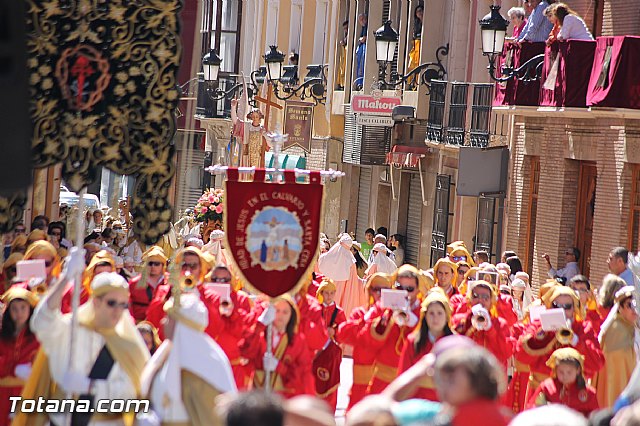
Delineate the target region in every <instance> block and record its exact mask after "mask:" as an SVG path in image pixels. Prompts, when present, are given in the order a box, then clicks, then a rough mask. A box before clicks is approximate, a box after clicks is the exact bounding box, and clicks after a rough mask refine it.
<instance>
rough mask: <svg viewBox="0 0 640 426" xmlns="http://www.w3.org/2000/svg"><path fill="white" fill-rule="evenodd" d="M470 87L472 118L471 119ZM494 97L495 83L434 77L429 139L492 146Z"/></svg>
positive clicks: (455, 143) (428, 127) (460, 144)
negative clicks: (468, 118) (456, 80)
mask: <svg viewBox="0 0 640 426" xmlns="http://www.w3.org/2000/svg"><path fill="white" fill-rule="evenodd" d="M470 87H471V90H472V91H471V93H472V98H471V120H470V122H468V120H467V116H468V114H469V102H468V100H469V88H470ZM448 88H450V89H448ZM447 93H448V94H449V99H447ZM492 99H493V85H492V84H475V83H474V84H470V83H464V82H453V83H449V82H447V81H439V80H434V81H432V83H431V97H430V99H429V117H428V119H427V130H426V140H427V141H428V142H435V143H444V144H446V145H454V146H473V147H480V148H484V147H486V146H488V145H489V139H490V136H491V129H490V125H491V118H492V106H491V101H492ZM445 123H446V125H445Z"/></svg>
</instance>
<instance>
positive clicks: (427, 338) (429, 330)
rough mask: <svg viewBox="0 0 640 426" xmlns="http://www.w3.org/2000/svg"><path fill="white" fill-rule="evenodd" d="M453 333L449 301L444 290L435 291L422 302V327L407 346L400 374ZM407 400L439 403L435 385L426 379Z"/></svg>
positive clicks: (420, 326) (408, 341)
mask: <svg viewBox="0 0 640 426" xmlns="http://www.w3.org/2000/svg"><path fill="white" fill-rule="evenodd" d="M452 334H453V331H451V306H450V305H449V299H447V296H445V294H444V292H443V291H442V290H441V289H439V288H433V289H431V291H430V292H429V294H428V296H427V297H426V299H425V300H424V301H423V302H422V305H421V308H420V321H419V322H418V327H417V328H416V329H415V330H414V331H413V333H411V334H410V335H409V337H408V338H407V340H406V341H405V343H404V347H403V348H402V354H401V355H400V364H399V365H398V375H400V374H402V373H403V372H405V371H407V370H408V369H409V368H411V366H413V365H414V364H415V363H416V362H418V360H420V359H421V358H422V357H423V356H425V355H426V354H428V353H430V352H431V350H432V349H433V345H434V344H435V342H436V341H437V340H439V339H441V338H442V337H446V336H450V335H452ZM407 397H408V398H420V399H428V400H430V401H439V399H438V394H437V392H436V389H435V384H434V383H433V381H432V380H428V379H425V380H423V382H422V383H421V384H420V388H419V389H418V390H417V391H416V392H415V394H414V395H407Z"/></svg>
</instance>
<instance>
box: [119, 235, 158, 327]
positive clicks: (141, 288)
mask: <svg viewBox="0 0 640 426" xmlns="http://www.w3.org/2000/svg"><path fill="white" fill-rule="evenodd" d="M167 260H168V259H167V256H166V255H165V252H164V250H163V249H162V248H161V247H159V246H151V247H150V248H149V249H148V250H147V251H145V252H144V254H143V255H142V261H143V262H144V263H145V266H144V268H145V271H144V273H143V274H141V275H138V276H136V277H134V278H132V279H131V281H129V286H130V287H131V300H130V302H131V307H130V308H129V309H130V311H131V316H133V319H134V320H135V321H136V322H140V321H143V320H144V319H145V318H147V309H149V304H151V301H152V300H153V298H154V296H155V294H156V291H157V290H158V289H159V288H160V286H162V285H166V284H167V283H168V282H169V281H168V277H167V274H166V269H167ZM123 263H124V262H123ZM143 279H146V282H145V281H143Z"/></svg>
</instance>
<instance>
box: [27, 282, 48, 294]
mask: <svg viewBox="0 0 640 426" xmlns="http://www.w3.org/2000/svg"><path fill="white" fill-rule="evenodd" d="M31 292H32V293H35V294H36V295H37V296H38V297H39V296H42V295H44V294H45V293H46V292H47V285H46V284H45V283H42V284H39V285H37V286H36V287H34V288H33V289H32V290H31Z"/></svg>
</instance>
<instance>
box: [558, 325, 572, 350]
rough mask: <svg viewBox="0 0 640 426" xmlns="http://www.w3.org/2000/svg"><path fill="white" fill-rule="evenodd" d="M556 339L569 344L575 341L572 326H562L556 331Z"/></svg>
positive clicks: (563, 343) (562, 343)
mask: <svg viewBox="0 0 640 426" xmlns="http://www.w3.org/2000/svg"><path fill="white" fill-rule="evenodd" d="M556 340H557V341H558V342H559V343H560V344H561V345H566V346H569V345H571V342H572V341H573V330H571V329H570V328H560V329H558V331H556Z"/></svg>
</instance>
